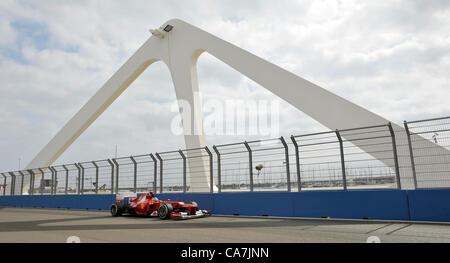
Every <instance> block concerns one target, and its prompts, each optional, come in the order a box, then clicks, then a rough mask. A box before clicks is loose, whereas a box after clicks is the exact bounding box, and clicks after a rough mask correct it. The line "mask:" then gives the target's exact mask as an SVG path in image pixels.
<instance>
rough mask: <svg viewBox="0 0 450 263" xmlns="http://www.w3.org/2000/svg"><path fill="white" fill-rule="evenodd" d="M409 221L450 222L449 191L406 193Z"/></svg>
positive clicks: (423, 190)
mask: <svg viewBox="0 0 450 263" xmlns="http://www.w3.org/2000/svg"><path fill="white" fill-rule="evenodd" d="M408 199H409V209H410V213H411V220H414V221H429V220H432V221H441V222H450V189H417V190H414V191H408Z"/></svg>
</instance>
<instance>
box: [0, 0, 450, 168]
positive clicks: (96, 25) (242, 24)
mask: <svg viewBox="0 0 450 263" xmlns="http://www.w3.org/2000/svg"><path fill="white" fill-rule="evenodd" d="M424 3H425V2H423V1H381V2H380V1H375V2H361V1H331V0H330V1H314V2H310V1H279V2H277V4H276V5H274V4H273V1H267V0H266V1H258V2H255V1H234V0H233V1H226V2H221V1H208V4H205V2H204V1H189V3H187V2H180V1H152V2H151V4H149V2H148V1H128V2H127V3H124V2H121V1H114V2H109V3H107V4H106V3H103V2H99V1H87V0H86V1H64V2H58V3H55V1H50V0H41V1H39V2H35V1H12V0H2V1H1V2H0V34H1V35H2V37H1V38H0V80H1V83H2V84H1V85H0V92H1V94H2V96H0V127H2V129H1V131H0V157H1V158H0V170H3V171H6V170H14V169H17V164H18V158H19V157H20V158H21V159H22V167H23V166H24V163H27V162H29V161H30V160H31V159H32V158H33V157H34V156H35V155H36V154H37V153H38V152H39V150H40V149H41V148H42V147H43V146H44V145H45V144H46V143H47V142H48V141H49V140H50V139H51V138H52V137H53V136H54V135H55V134H56V132H57V131H58V130H59V129H60V128H61V127H62V126H63V125H64V124H65V123H66V122H67V121H68V120H69V119H70V118H71V117H72V116H73V115H74V114H75V113H76V112H77V111H78V110H79V109H80V108H81V107H82V105H83V104H84V103H85V102H86V101H87V100H88V99H89V98H90V97H91V96H92V95H93V94H94V93H95V92H96V91H97V90H98V89H99V88H100V87H101V86H102V85H103V84H104V83H105V82H106V80H107V79H108V78H109V77H110V76H112V74H114V72H115V71H116V70H117V69H118V68H119V67H120V66H121V65H122V64H123V63H124V62H125V61H126V59H127V58H128V57H130V56H131V55H132V54H133V53H134V52H135V51H136V49H137V48H138V47H139V46H140V45H142V43H143V42H144V41H145V40H146V39H147V38H148V37H149V35H150V33H149V32H148V29H150V28H155V27H158V26H159V25H161V24H162V23H163V22H165V21H167V20H168V19H171V18H174V17H177V18H181V19H183V20H185V21H187V22H189V23H192V24H194V25H196V26H198V27H200V28H202V29H204V30H206V31H208V32H210V33H212V34H215V35H217V36H219V37H221V38H223V39H225V40H227V41H230V42H231V43H233V44H236V45H238V46H240V47H242V48H244V49H247V50H248V51H250V52H253V53H255V54H257V55H258V56H261V57H262V58H264V59H267V60H269V61H271V62H273V63H275V64H277V65H280V66H282V67H284V68H286V69H288V70H290V71H292V72H294V73H295V74H297V75H299V76H301V77H304V78H306V79H308V80H310V81H312V82H314V83H316V84H318V85H320V86H322V87H324V88H326V89H328V90H330V91H332V92H335V93H337V94H338V95H340V96H343V97H344V98H347V99H349V100H351V101H353V102H355V103H357V104H360V105H361V106H363V107H366V108H368V109H370V110H372V111H374V112H376V113H378V114H380V115H382V116H385V117H386V118H387V119H390V120H392V121H395V122H401V121H403V120H404V119H417V118H424V117H435V116H442V115H449V113H450V109H449V108H448V107H447V106H446V105H447V104H448V98H449V95H450V89H449V87H448V85H449V76H448V72H449V71H450V48H449V47H450V45H449V44H450V35H449V33H448V32H450V4H449V3H448V1H433V2H426V3H425V4H424ZM198 73H199V84H200V89H201V91H202V92H203V94H204V97H205V99H217V100H221V101H225V100H227V99H242V98H252V99H258V100H269V101H270V100H273V99H274V98H273V96H272V94H271V93H270V92H268V91H266V90H265V89H264V88H262V87H260V86H259V85H257V84H256V83H254V82H252V81H251V80H249V79H247V78H246V77H243V76H241V75H240V74H239V73H237V72H236V71H235V70H234V69H231V68H230V67H228V66H227V65H224V64H223V63H221V62H220V61H218V60H217V59H215V58H214V57H212V56H210V55H209V54H203V55H202V56H201V57H200V59H199V63H198ZM174 101H175V92H174V89H173V84H172V81H171V79H170V74H169V71H168V69H167V66H166V65H165V64H164V63H161V62H159V63H155V64H154V65H152V66H151V67H150V68H149V69H148V70H147V71H145V72H144V73H143V74H142V75H141V76H140V78H139V79H137V80H136V81H135V82H134V83H133V84H132V85H131V86H130V87H129V88H128V89H127V90H126V91H125V92H124V93H123V94H122V95H121V96H120V97H119V98H118V99H117V101H116V102H115V103H113V104H112V105H111V107H110V108H109V109H108V110H107V111H105V112H104V113H103V114H102V115H101V116H100V117H99V119H98V120H97V121H96V122H95V123H94V124H92V126H91V127H89V128H88V129H87V130H86V132H85V133H84V134H83V135H81V136H80V137H79V139H78V140H77V141H76V142H75V143H74V144H73V145H72V146H71V147H70V148H69V149H68V150H67V151H66V152H65V153H64V154H63V155H62V156H61V157H60V158H59V160H58V163H66V162H75V161H83V160H90V159H103V158H109V157H112V155H113V154H114V148H115V145H116V144H117V145H118V152H119V155H130V154H138V153H148V152H156V151H163V150H171V149H179V148H183V147H184V141H183V138H182V136H174V135H172V133H171V131H170V123H171V120H172V118H174V117H175V116H176V113H173V112H170V105H171V104H172V103H173V102H174ZM280 113H281V115H280V130H281V131H282V132H281V133H282V134H281V135H284V136H289V135H290V134H294V133H295V134H299V133H306V132H312V131H317V130H321V129H325V128H324V127H323V126H322V125H320V124H318V123H317V122H315V121H314V120H312V119H311V118H309V117H308V116H306V115H305V114H304V113H301V112H299V111H298V110H296V109H295V108H294V107H292V106H290V105H289V104H287V103H286V102H284V101H280ZM207 139H208V144H214V143H225V142H230V141H233V140H241V139H246V137H245V136H226V137H221V136H209V137H208V138H207Z"/></svg>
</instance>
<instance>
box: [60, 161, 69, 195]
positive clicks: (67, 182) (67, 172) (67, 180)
mask: <svg viewBox="0 0 450 263" xmlns="http://www.w3.org/2000/svg"><path fill="white" fill-rule="evenodd" d="M62 167H63V168H64V170H65V171H66V183H65V185H64V194H65V195H66V194H67V188H69V169H67V166H66V165H65V164H63V166H62Z"/></svg>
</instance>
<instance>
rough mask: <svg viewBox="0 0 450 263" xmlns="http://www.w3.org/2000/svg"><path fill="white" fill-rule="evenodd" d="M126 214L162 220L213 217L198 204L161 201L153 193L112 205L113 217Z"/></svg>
mask: <svg viewBox="0 0 450 263" xmlns="http://www.w3.org/2000/svg"><path fill="white" fill-rule="evenodd" d="M124 213H127V214H131V215H146V216H158V217H159V218H161V219H168V218H172V219H188V218H195V217H205V216H209V215H211V213H210V211H208V210H200V209H198V205H197V203H196V202H193V201H191V202H187V203H184V202H176V201H171V200H170V199H169V200H167V201H161V200H159V199H158V198H157V197H156V196H154V194H153V193H152V192H149V193H145V194H141V195H140V196H139V197H137V198H131V197H123V198H119V199H117V200H116V202H115V203H114V204H112V205H111V215H112V216H120V215H122V214H124Z"/></svg>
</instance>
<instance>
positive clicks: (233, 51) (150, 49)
mask: <svg viewBox="0 0 450 263" xmlns="http://www.w3.org/2000/svg"><path fill="white" fill-rule="evenodd" d="M168 25H170V26H172V27H173V28H171V30H167V31H170V32H166V31H164V28H166V27H167V26H168ZM169 28H170V27H167V28H166V29H169ZM152 33H153V35H152V36H151V37H150V38H149V39H148V40H147V41H146V42H145V43H144V44H143V45H142V46H141V47H140V48H139V49H138V50H137V51H136V52H135V53H134V54H133V55H132V56H131V57H130V58H129V59H128V60H127V61H126V62H125V64H123V65H122V66H121V67H120V69H119V70H118V71H117V72H116V73H115V74H114V75H113V76H112V77H111V78H110V79H109V80H108V81H107V82H106V83H105V84H104V85H103V87H102V88H101V89H100V90H99V91H97V93H96V94H95V95H94V96H93V97H92V98H90V99H89V101H88V102H87V103H86V104H85V105H84V106H83V107H82V108H81V109H80V111H79V112H77V113H76V114H75V116H73V117H72V118H71V119H70V120H69V122H67V124H66V125H65V126H64V127H63V128H62V129H61V130H60V131H59V132H58V133H57V134H56V135H55V137H53V138H52V139H51V140H50V142H49V143H48V144H47V145H46V146H45V147H44V148H43V149H42V150H41V151H40V152H39V153H38V154H37V155H36V157H35V158H34V159H33V160H32V161H31V162H30V163H29V164H28V166H27V167H26V169H32V168H39V167H48V166H50V165H52V164H53V162H54V161H55V160H56V159H57V158H58V157H59V156H60V155H61V154H62V153H63V152H64V151H65V150H66V149H67V148H68V147H69V146H70V145H71V144H72V143H73V142H74V141H75V140H76V139H77V138H78V136H80V135H81V134H82V133H83V132H84V131H85V130H86V129H87V128H88V127H89V125H91V124H92V123H93V122H94V121H95V120H96V119H97V118H98V116H100V114H102V113H103V112H104V111H105V110H106V109H107V108H108V106H109V105H111V103H113V102H114V100H115V99H116V98H117V97H119V95H120V94H122V92H123V91H124V90H125V89H126V88H127V87H128V86H129V85H130V84H131V83H132V82H133V81H134V80H135V79H136V78H137V77H139V75H140V74H141V73H142V72H143V71H144V70H145V69H146V68H147V67H149V66H150V65H151V64H152V63H154V62H156V61H163V62H164V63H165V64H166V65H167V66H168V68H169V70H170V73H171V76H172V80H173V83H174V86H175V92H176V97H177V100H178V101H179V102H180V101H182V100H184V101H187V102H189V103H190V105H191V106H192V107H191V109H201V105H198V104H199V103H200V98H196V97H195V96H198V92H197V91H198V89H199V88H198V81H197V60H198V57H199V56H200V55H201V54H202V53H203V52H208V53H209V54H211V55H212V56H214V57H216V58H217V59H219V60H221V61H222V62H224V63H225V64H227V65H229V66H230V67H232V68H234V69H235V70H237V71H238V72H240V73H242V74H243V75H245V76H247V77H248V78H250V79H252V80H253V81H255V82H256V83H258V84H259V85H261V86H262V87H264V88H266V89H267V90H269V91H271V92H272V93H273V94H275V95H277V96H278V97H280V98H281V99H283V100H285V101H287V102H288V103H290V104H291V105H293V106H294V107H296V108H297V109H299V110H300V111H302V112H304V113H306V114H307V115H309V116H310V117H312V118H313V119H315V120H317V121H318V122H320V123H321V124H323V125H324V126H326V127H328V128H330V129H332V130H335V129H344V128H354V127H363V126H372V125H382V124H387V123H388V122H389V121H388V120H386V119H384V118H382V117H380V116H379V115H377V114H375V113H372V112H370V111H368V110H366V109H364V108H362V107H360V106H358V105H356V104H354V103H352V102H350V101H348V100H346V99H344V98H342V97H339V96H337V95H335V94H333V93H331V92H329V91H327V90H325V89H323V88H321V87H319V86H317V85H315V84H313V83H311V82H309V81H307V80H305V79H303V78H301V77H299V76H297V75H295V74H293V73H291V72H288V71H286V70H284V69H282V68H280V67H278V66H276V65H274V64H272V63H270V62H268V61H266V60H264V59H262V58H260V57H258V56H256V55H253V54H251V53H249V52H247V51H245V50H243V49H241V48H239V47H237V46H235V45H233V44H231V43H229V42H226V41H224V40H222V39H220V38H218V37H216V36H214V35H211V34H209V33H207V32H205V31H203V30H201V29H199V28H197V27H195V26H193V25H190V24H188V23H186V22H184V21H181V20H178V19H173V20H169V21H168V22H166V23H164V24H163V25H162V26H161V27H160V29H159V30H156V31H153V32H152ZM179 105H180V107H181V106H182V105H181V104H180V103H179ZM191 114H192V118H190V120H184V119H183V120H182V121H183V126H184V131H185V135H184V137H185V143H186V148H200V147H204V146H205V145H206V142H205V137H204V135H203V134H204V133H203V132H202V129H203V123H202V115H201V113H198V112H192V113H191ZM181 115H182V116H184V114H181ZM187 121H190V122H191V123H190V124H191V125H186V124H187V123H186V122H187ZM187 127H192V130H191V131H187ZM393 127H394V130H403V128H402V127H401V126H398V125H395V124H393ZM355 144H356V145H357V146H359V147H360V148H361V149H363V150H364V151H366V152H367V153H369V154H371V155H372V156H374V157H375V158H377V159H379V160H382V159H385V158H383V156H380V154H377V153H376V149H374V148H373V147H372V148H370V149H369V148H365V146H363V145H358V144H357V143H355ZM191 154H195V153H191ZM188 160H191V159H188ZM197 161H198V160H197ZM386 164H387V165H389V166H390V167H393V163H386ZM204 165H205V167H207V165H208V161H207V160H204ZM189 166H191V165H189ZM192 166H194V165H192ZM204 171H205V174H204V176H199V177H197V178H195V179H194V178H191V188H190V191H195V192H206V191H209V174H208V172H206V170H205V169H204ZM191 174H192V172H191ZM36 176H37V175H36ZM24 189H28V187H27V186H25V187H24Z"/></svg>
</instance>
